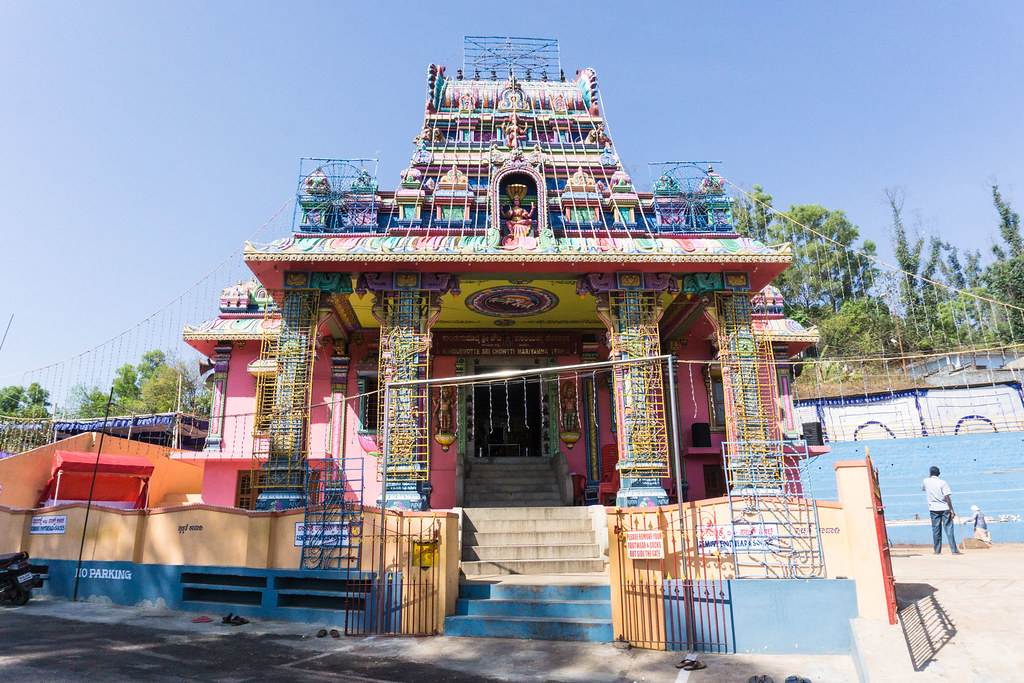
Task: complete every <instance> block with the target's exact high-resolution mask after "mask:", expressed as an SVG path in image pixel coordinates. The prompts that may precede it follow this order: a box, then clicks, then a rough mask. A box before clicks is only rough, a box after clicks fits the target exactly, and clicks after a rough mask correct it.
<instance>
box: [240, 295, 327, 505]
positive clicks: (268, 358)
mask: <svg viewBox="0 0 1024 683" xmlns="http://www.w3.org/2000/svg"><path fill="white" fill-rule="evenodd" d="M277 294H278V296H277V297H276V298H277V299H278V300H279V302H280V315H281V317H280V327H278V328H277V332H276V333H275V331H274V330H273V329H271V328H272V326H271V325H264V329H265V332H264V334H263V346H262V348H261V351H260V361H259V362H260V364H261V365H263V366H272V367H273V368H274V372H273V373H271V372H265V373H263V374H261V375H260V377H259V380H258V382H260V384H259V385H258V386H257V391H258V392H259V390H260V389H262V390H263V391H264V392H266V391H267V390H268V385H269V384H271V383H272V385H273V410H272V412H271V414H270V419H269V421H268V424H267V428H266V437H265V438H254V439H253V464H252V468H253V477H252V481H253V482H254V483H258V485H259V488H260V492H259V495H258V497H257V502H256V509H258V510H267V509H276V508H291V507H299V506H301V505H303V500H304V498H305V486H304V478H305V470H306V456H307V453H308V443H307V438H308V434H307V431H306V430H307V426H308V424H309V408H310V387H311V384H312V381H313V355H314V351H315V347H316V325H317V311H318V308H319V304H320V290H319V289H289V290H283V291H281V292H278V293H277ZM266 316H267V319H268V321H269V319H270V318H273V317H276V311H274V312H272V311H271V307H269V306H268V307H267V313H266ZM263 395H266V394H265V393H264V394H263Z"/></svg>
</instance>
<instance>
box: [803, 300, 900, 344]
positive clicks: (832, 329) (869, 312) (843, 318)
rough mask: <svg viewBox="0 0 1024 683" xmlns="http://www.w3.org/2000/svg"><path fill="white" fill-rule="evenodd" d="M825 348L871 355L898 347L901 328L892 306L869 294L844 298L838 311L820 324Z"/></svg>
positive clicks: (822, 342)
mask: <svg viewBox="0 0 1024 683" xmlns="http://www.w3.org/2000/svg"><path fill="white" fill-rule="evenodd" d="M818 332H819V333H820V334H821V344H822V346H823V348H833V349H842V350H843V354H842V355H844V356H848V357H857V356H860V357H870V356H876V355H878V354H879V352H880V351H884V350H886V349H887V348H888V350H890V351H892V350H895V347H896V345H897V342H896V340H897V339H898V338H899V334H900V333H899V330H897V328H896V318H895V317H894V316H893V315H892V313H891V312H890V311H889V309H888V308H886V307H885V306H882V305H880V303H879V302H878V301H877V300H875V299H872V298H869V297H857V298H851V299H847V300H846V301H844V302H843V304H842V306H841V307H840V308H839V311H838V312H837V313H836V314H835V315H831V316H828V317H826V318H824V319H823V320H822V321H821V322H820V323H819V324H818Z"/></svg>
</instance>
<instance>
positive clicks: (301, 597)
mask: <svg viewBox="0 0 1024 683" xmlns="http://www.w3.org/2000/svg"><path fill="white" fill-rule="evenodd" d="M32 563H33V564H34V565H36V566H40V567H42V566H45V567H46V568H47V572H48V574H47V576H48V578H47V580H46V582H45V584H44V585H43V587H42V588H41V589H39V590H40V592H42V593H45V594H48V595H53V596H57V597H62V598H68V599H70V598H71V597H72V596H73V595H74V587H75V567H76V563H75V562H74V561H72V560H47V559H43V558H38V557H33V558H32ZM81 573H82V576H81V577H80V578H79V584H78V597H79V599H90V598H100V599H109V600H110V601H111V602H113V603H114V604H118V605H140V604H142V605H145V604H147V603H148V604H151V605H159V606H165V607H168V608H170V609H175V610H183V611H189V612H205V613H207V614H211V615H215V614H227V613H228V612H231V613H232V614H239V615H241V616H244V617H258V618H266V619H281V620H284V621H302V622H313V623H327V624H331V625H334V626H337V627H339V628H341V627H345V626H346V624H347V626H348V628H350V629H351V630H353V631H357V632H361V631H366V630H369V629H370V628H372V627H373V625H374V620H375V619H376V618H377V614H376V610H374V609H369V608H370V607H371V606H372V605H373V604H374V603H375V600H376V596H377V591H378V586H377V584H376V582H375V581H373V580H372V579H371V578H370V577H369V576H367V575H365V574H358V573H354V572H353V573H352V574H349V573H348V572H343V571H319V570H318V571H316V572H310V571H301V570H281V569H246V568H241V567H197V566H175V565H163V564H134V563H132V562H83V563H82V571H81ZM385 585H386V589H385V590H386V591H387V593H386V598H385V609H384V615H383V619H384V620H385V622H384V629H383V630H384V631H385V632H387V633H397V632H398V630H399V628H400V625H401V614H400V608H399V604H400V601H399V600H398V595H399V594H400V592H401V576H399V575H390V574H389V575H387V578H386V580H385ZM346 606H347V607H348V609H346ZM346 619H347V622H346Z"/></svg>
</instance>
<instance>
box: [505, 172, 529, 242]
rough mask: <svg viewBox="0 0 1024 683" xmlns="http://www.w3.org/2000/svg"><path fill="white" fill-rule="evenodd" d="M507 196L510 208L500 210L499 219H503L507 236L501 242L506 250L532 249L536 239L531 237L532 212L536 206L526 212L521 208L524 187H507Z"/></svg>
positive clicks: (524, 193)
mask: <svg viewBox="0 0 1024 683" xmlns="http://www.w3.org/2000/svg"><path fill="white" fill-rule="evenodd" d="M508 196H509V197H511V198H512V206H506V207H505V208H503V209H502V210H501V217H502V218H504V219H505V227H506V228H507V229H508V235H507V236H506V237H505V240H504V241H503V242H502V246H503V247H505V248H506V249H517V248H519V247H524V248H526V249H533V248H535V247H536V246H537V238H536V237H534V236H533V234H532V233H533V212H534V211H535V210H536V209H537V207H536V205H534V206H531V207H530V210H529V211H527V210H526V209H525V208H523V204H522V202H523V199H524V198H526V185H519V184H514V185H509V186H508Z"/></svg>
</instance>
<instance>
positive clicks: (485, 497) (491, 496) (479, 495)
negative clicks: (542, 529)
mask: <svg viewBox="0 0 1024 683" xmlns="http://www.w3.org/2000/svg"><path fill="white" fill-rule="evenodd" d="M559 500H560V499H559V497H558V493H557V492H556V491H518V490H516V491H466V502H467V503H470V502H480V503H488V504H490V503H503V502H514V501H522V502H524V503H526V502H530V501H548V505H549V506H552V505H558V501H559Z"/></svg>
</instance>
